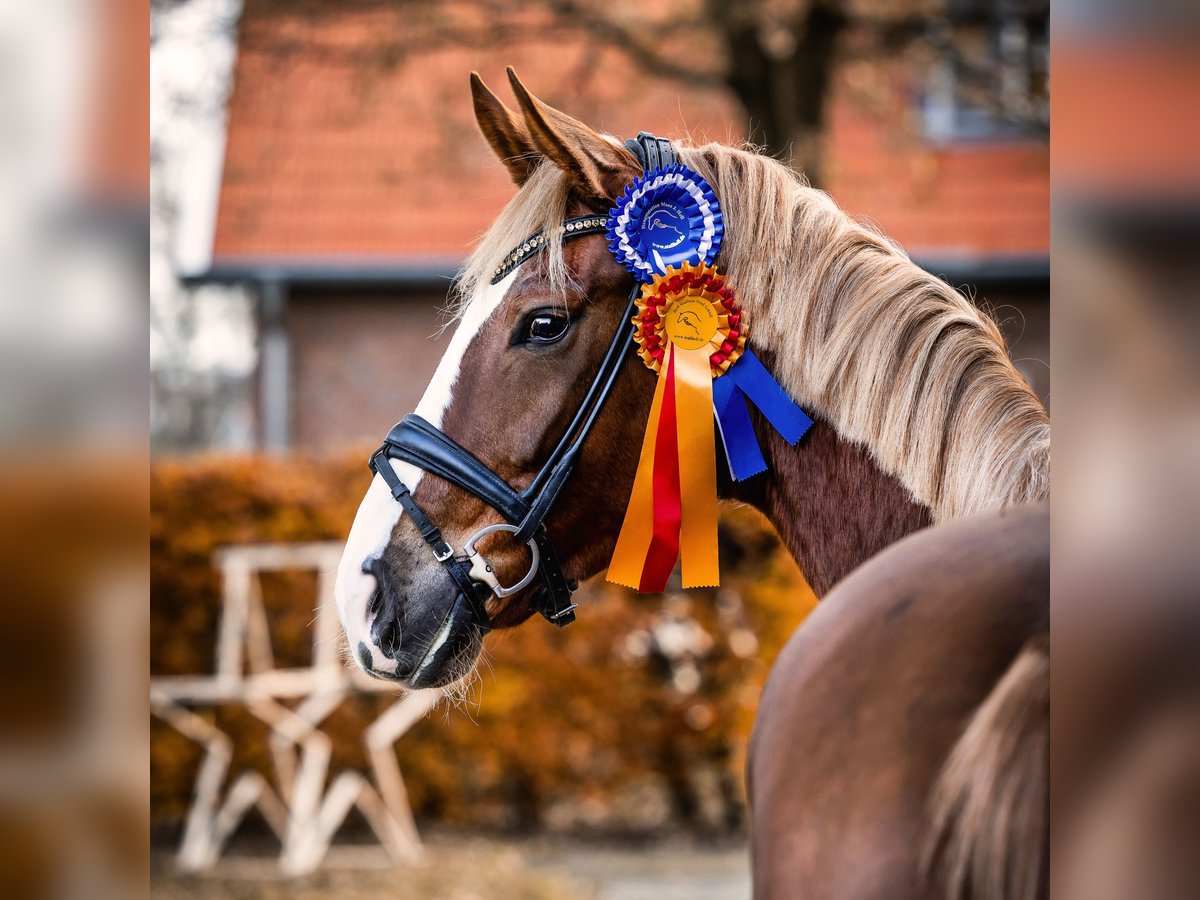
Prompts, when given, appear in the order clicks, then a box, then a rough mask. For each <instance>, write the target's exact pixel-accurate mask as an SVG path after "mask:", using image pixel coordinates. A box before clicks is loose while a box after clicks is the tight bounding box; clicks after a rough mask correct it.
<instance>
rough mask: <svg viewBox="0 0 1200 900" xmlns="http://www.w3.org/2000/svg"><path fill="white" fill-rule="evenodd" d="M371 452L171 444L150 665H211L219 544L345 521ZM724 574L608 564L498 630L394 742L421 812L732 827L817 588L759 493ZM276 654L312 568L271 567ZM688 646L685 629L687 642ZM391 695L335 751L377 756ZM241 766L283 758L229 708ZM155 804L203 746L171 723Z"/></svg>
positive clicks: (159, 740)
mask: <svg viewBox="0 0 1200 900" xmlns="http://www.w3.org/2000/svg"><path fill="white" fill-rule="evenodd" d="M364 459H365V454H358V455H355V456H353V457H346V458H337V459H325V460H316V459H306V458H298V457H292V458H288V459H286V460H285V459H273V458H251V459H247V458H238V459H207V460H200V461H187V462H165V463H161V464H159V465H158V466H157V467H156V468H155V470H154V472H153V474H152V479H151V491H152V501H151V502H152V529H151V552H152V556H153V562H152V570H151V578H152V582H151V671H152V673H153V674H155V675H167V674H186V673H205V672H210V671H212V666H213V644H214V635H215V633H216V623H217V616H218V612H219V609H218V607H219V596H220V585H219V578H218V575H217V572H216V570H215V569H214V568H213V567H212V562H211V560H212V552H213V550H214V549H216V548H217V547H220V546H222V545H228V544H237V543H256V542H263V541H302V540H304V541H308V540H325V539H341V538H343V537H344V536H345V533H346V531H347V530H348V528H349V523H350V521H351V520H352V518H353V514H354V510H355V507H356V505H357V503H358V501H359V499H360V498H361V496H362V493H363V491H364V490H365V489H366V485H367V481H368V473H367V471H366V466H365V465H364V462H363V461H364ZM721 554H722V560H721V563H722V564H721V571H722V577H723V581H724V585H723V586H722V587H721V588H719V589H706V590H696V591H691V592H689V593H688V594H686V595H685V594H681V593H677V594H667V595H664V596H662V597H659V596H638V595H636V594H634V593H632V592H630V591H627V590H625V589H624V588H617V587H615V586H612V585H608V584H606V583H604V582H603V581H602V580H600V579H596V580H594V581H593V582H592V583H591V584H589V585H585V587H584V588H583V590H582V591H581V596H580V602H581V609H580V616H579V621H578V622H576V623H575V624H574V625H571V626H570V627H568V628H565V629H563V630H561V631H560V630H557V629H554V628H551V627H549V626H548V625H546V624H545V623H543V622H542V621H541V620H531V621H530V622H529V623H527V624H526V625H524V626H522V627H520V628H518V629H515V630H513V631H509V632H503V633H497V634H494V635H491V636H489V637H488V639H487V641H486V651H487V652H486V662H484V663H482V664H481V666H480V678H479V680H478V681H477V682H476V684H475V686H474V687H473V690H472V697H471V700H470V702H468V703H466V704H464V705H462V706H460V707H457V708H446V709H441V708H439V710H437V711H435V712H434V713H433V714H432V715H431V716H429V717H428V718H427V719H426V720H425V721H422V722H421V723H419V724H418V725H417V726H416V727H415V728H414V729H413V730H412V731H411V732H410V733H409V734H408V735H407V736H406V737H405V738H404V739H403V740H401V741H400V743H399V744H398V746H397V752H398V754H399V757H400V762H401V766H402V767H403V770H404V773H405V778H406V781H407V784H408V789H409V793H410V796H411V800H412V803H413V806H414V809H415V810H416V812H417V814H418V816H421V817H424V818H427V819H430V818H433V819H438V820H440V821H444V822H453V823H462V824H471V825H487V826H494V827H529V826H539V825H548V826H552V827H601V828H606V829H620V830H629V829H634V830H636V829H648V828H655V827H661V826H662V825H665V824H668V823H671V824H678V825H684V826H688V827H699V828H708V829H728V828H736V827H738V825H739V824H740V821H741V814H742V809H743V804H744V796H743V788H742V772H743V770H744V762H745V748H746V744H747V741H748V739H749V733H750V727H751V724H752V722H753V717H754V710H755V706H756V704H757V701H758V696H759V692H760V690H761V687H762V682H763V680H764V679H765V677H766V672H767V670H768V668H769V666H770V664H771V662H772V661H773V660H774V658H775V656H776V654H777V653H778V652H779V650H780V648H781V647H782V646H783V643H784V641H786V640H787V638H788V636H789V635H790V634H791V633H792V631H793V630H794V629H795V627H796V625H797V624H799V622H800V620H801V619H802V618H803V616H804V614H805V613H806V612H807V611H808V610H809V609H810V608H811V607H812V604H813V603H814V602H815V599H814V598H813V596H812V593H811V591H810V590H809V589H808V587H807V585H805V583H804V581H803V578H802V577H801V576H800V573H799V572H798V571H797V569H796V567H795V564H794V563H793V562H792V560H791V557H790V556H789V555H788V554H787V552H786V551H784V550H783V549H782V548H781V547H780V545H779V542H778V539H777V538H776V537H775V536H774V533H773V532H772V531H771V530H770V527H769V526H768V525H767V524H766V523H765V522H764V521H763V520H762V519H761V517H759V516H758V515H757V514H756V513H753V512H752V511H750V510H746V509H730V510H727V511H726V513H725V515H724V516H723V519H722V526H721ZM263 587H264V601H265V603H266V605H267V609H268V614H269V616H270V618H271V629H272V637H273V640H274V644H275V651H276V656H277V660H278V661H279V662H280V664H286V665H299V664H302V663H303V662H304V661H305V660H306V658H307V653H308V648H309V646H310V642H311V633H310V632H309V630H308V626H309V623H310V622H311V620H312V604H313V596H314V593H313V583H312V579H311V576H305V575H303V574H301V573H295V574H288V573H283V574H280V575H277V576H271V577H268V578H264V585H263ZM680 647H682V648H683V649H678V648H680ZM392 699H393V698H392V697H390V696H388V695H383V696H361V697H355V698H352V699H351V700H350V701H349V702H347V703H346V704H344V705H343V706H342V707H341V708H340V709H339V710H338V711H337V712H336V713H335V714H334V715H333V716H332V717H331V718H330V719H329V720H328V721H327V723H326V727H325V730H326V732H327V733H329V734H330V735H331V737H333V739H334V745H335V764H345V765H356V766H364V765H365V759H364V758H363V755H362V748H361V731H362V729H363V727H364V726H365V725H367V724H368V723H369V722H370V721H371V720H372V719H373V718H374V717H375V716H377V715H378V714H379V712H380V711H381V710H382V709H383V708H384V707H385V706H386V705H388V704H389V703H390V702H392ZM213 714H214V715H215V716H216V717H217V719H218V721H219V722H220V724H221V725H222V727H224V728H226V729H227V730H228V731H229V732H230V733H231V734H232V735H234V736H235V743H236V745H237V749H236V751H235V759H234V761H233V767H232V769H231V771H235V772H236V771H238V770H239V769H240V768H243V767H254V768H258V769H260V770H261V771H263V772H264V773H266V774H268V775H271V774H272V773H271V767H270V762H269V759H270V757H269V754H268V752H267V745H266V737H267V732H266V729H265V727H264V726H261V725H259V724H257V723H256V722H255V721H254V720H253V718H252V717H250V716H248V715H246V714H245V713H244V712H241V711H239V710H235V709H221V710H217V711H215V713H213ZM151 756H152V814H153V816H154V817H155V818H156V819H157V820H158V821H160V822H162V821H171V820H175V821H178V819H179V818H180V817H181V815H182V813H183V811H184V809H185V808H186V805H187V802H188V800H189V798H190V791H191V786H192V779H193V777H194V775H195V767H196V765H197V764H198V761H199V753H198V751H197V750H196V749H195V748H194V747H191V746H190V745H188V743H187V742H186V741H183V740H182V739H180V738H179V736H178V735H176V734H175V733H174V732H172V731H171V730H170V729H169V728H168V727H166V726H165V725H162V724H161V723H156V725H155V728H154V731H153V736H152V746H151Z"/></svg>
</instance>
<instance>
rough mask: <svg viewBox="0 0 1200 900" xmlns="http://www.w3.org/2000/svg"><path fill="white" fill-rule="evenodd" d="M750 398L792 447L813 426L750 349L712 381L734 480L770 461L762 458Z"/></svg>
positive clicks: (756, 472) (739, 479)
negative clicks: (747, 403) (749, 408)
mask: <svg viewBox="0 0 1200 900" xmlns="http://www.w3.org/2000/svg"><path fill="white" fill-rule="evenodd" d="M747 399H748V400H749V401H750V402H751V403H753V404H754V405H755V406H757V407H758V409H759V411H760V412H761V413H762V414H763V415H764V416H766V419H767V421H768V422H770V423H771V427H772V428H774V429H775V430H776V431H778V432H779V434H780V436H781V437H782V438H783V439H784V440H785V441H787V442H788V443H789V444H792V445H793V446H794V445H795V444H796V442H797V441H799V440H800V438H802V437H804V433H805V432H806V431H808V429H809V428H811V427H812V423H813V420H812V419H810V418H809V417H808V415H807V414H805V412H804V410H802V409H801V408H800V407H799V406H797V405H796V402H795V401H794V400H792V398H791V397H789V396H788V395H787V391H785V390H784V389H783V388H782V387H781V386H780V384H779V382H778V381H776V380H775V378H774V377H773V376H772V375H771V373H770V372H768V371H767V367H766V366H764V365H763V364H762V360H760V359H759V358H758V357H757V356H755V355H754V351H753V350H751V349H750V348H749V347H747V348H746V350H745V352H744V353H743V354H742V356H741V359H739V360H738V361H737V362H736V363H734V364H733V365H732V366H730V368H729V371H728V372H726V373H725V374H724V375H723V376H721V377H720V378H717V379H715V380H714V381H713V408H714V409H715V410H716V413H717V424H718V425H719V426H720V428H721V439H722V441H723V442H724V444H725V456H726V457H727V458H728V460H729V472H730V474H731V475H732V476H733V480H734V481H744V480H745V479H747V478H750V477H751V476H753V475H757V474H759V473H760V472H765V471H766V469H767V461H766V460H765V459H764V458H763V454H762V449H761V448H760V447H759V445H758V438H757V437H756V436H755V434H754V425H753V424H752V423H751V421H750V411H749V410H748V409H747V408H746V400H747Z"/></svg>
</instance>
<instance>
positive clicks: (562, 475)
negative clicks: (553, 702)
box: [370, 131, 675, 631]
mask: <svg viewBox="0 0 1200 900" xmlns="http://www.w3.org/2000/svg"><path fill="white" fill-rule="evenodd" d="M625 146H626V148H628V149H629V151H630V152H632V153H633V154H634V156H636V157H637V159H638V162H640V163H641V165H642V168H643V169H644V170H645V171H647V172H650V171H653V170H655V169H658V168H664V167H666V166H669V165H673V164H674V163H675V153H674V151H673V150H672V149H671V144H670V142H669V141H666V140H664V139H662V138H657V137H655V136H654V135H652V134H648V133H646V132H644V131H643V132H642V133H641V134H639V135H638V136H637V137H636V138H634V139H633V140H630V141H626V142H625ZM606 223H607V217H606V216H595V215H591V216H576V217H574V218H570V219H567V220H566V221H565V222H563V227H562V237H563V240H564V241H568V240H572V239H573V238H577V237H583V236H584V235H589V234H603V233H604V232H605V229H606ZM546 242H547V239H546V236H545V235H544V234H541V233H538V234H535V235H532V236H531V237H530V238H529V239H528V240H526V241H523V242H522V243H521V245H520V246H519V247H517V248H515V249H514V250H513V251H512V252H511V253H510V254H509V255H508V256H507V257H506V258H505V260H504V263H503V264H502V265H501V266H500V267H499V268H498V269H497V270H496V272H495V274H494V275H493V278H492V283H493V284H495V283H497V282H499V281H501V280H502V279H503V278H504V277H505V276H506V275H508V274H509V273H510V272H511V271H512V270H513V269H515V268H516V267H517V266H519V265H521V263H523V262H524V261H525V260H527V259H529V258H530V257H532V256H534V255H535V254H536V253H538V252H539V251H540V250H542V249H543V248H544V247H545V246H546ZM640 288H641V285H640V284H638V283H637V282H636V280H635V282H634V286H633V289H632V290H631V291H630V293H629V300H628V302H627V303H626V305H625V310H624V312H622V313H621V317H620V318H619V319H618V320H617V329H616V332H615V333H614V334H613V337H612V340H611V341H610V343H609V345H608V349H607V350H606V351H605V354H604V359H603V360H602V361H601V363H600V368H599V369H598V370H597V372H596V374H595V376H594V377H593V379H592V383H591V386H590V387H589V388H588V392H587V395H586V396H585V397H584V398H583V402H582V403H581V404H580V406H579V409H578V410H576V412H575V415H574V416H573V417H572V418H571V422H570V424H569V425H568V426H567V429H566V431H565V432H564V434H563V436H562V437H561V438H560V439H559V441H558V444H557V445H556V446H555V448H554V451H553V452H552V453H551V454H550V456H549V457H548V458H547V459H546V461H545V462H544V463H543V464H542V467H541V469H539V470H538V473H537V475H536V476H535V477H534V479H533V481H532V482H531V483H530V485H529V486H528V487H527V488H525V489H524V490H523V491H517V490H514V489H513V488H512V487H511V486H510V485H509V484H508V483H507V482H506V481H504V479H502V478H501V477H500V476H499V475H497V474H496V473H495V472H493V471H492V470H491V469H489V468H488V467H487V466H486V465H484V464H483V463H482V462H481V461H480V460H479V459H478V458H477V457H476V456H474V455H473V454H472V453H471V452H470V451H469V450H467V449H465V448H464V447H462V446H460V445H459V444H457V443H455V442H454V441H453V440H452V439H451V438H449V437H447V436H446V434H444V433H443V432H442V431H441V429H439V428H437V427H435V426H433V425H431V424H430V423H429V422H427V421H425V420H424V419H422V418H421V417H420V416H418V415H416V414H410V415H407V416H405V417H404V418H403V419H401V420H400V421H399V422H398V423H397V424H396V425H394V426H393V427H392V430H391V431H389V432H388V435H387V437H386V438H384V441H383V444H382V446H380V448H379V449H378V450H376V451H375V452H374V453H373V454H372V455H371V460H370V466H371V470H372V471H373V472H375V473H376V474H377V475H379V476H380V477H381V478H382V479H383V480H384V482H386V483H387V486H388V488H389V489H390V490H391V492H392V496H393V497H395V498H396V501H397V502H398V503H399V504H400V505H401V506H402V507H403V508H404V512H405V514H406V515H407V516H408V517H409V519H410V520H411V521H412V523H413V525H414V526H415V527H416V528H417V530H418V531H419V532H420V533H421V537H422V538H423V539H424V541H425V543H426V544H427V545H428V546H429V549H430V551H431V552H432V553H433V556H434V559H436V560H437V561H438V562H439V563H441V564H442V565H443V566H444V567H445V569H446V572H447V574H448V575H449V576H450V578H451V579H452V580H453V581H454V583H455V585H456V586H457V587H458V589H459V590H460V591H461V592H462V593H463V596H464V597H466V598H467V600H468V602H469V603H470V605H471V609H472V613H473V615H474V618H475V622H476V624H477V625H478V626H479V627H480V628H481V629H483V630H485V631H486V630H488V629H489V628H490V627H491V621H490V619H489V618H488V614H487V610H486V608H485V604H486V603H487V600H488V599H489V598H490V597H492V596H496V597H507V596H509V595H510V594H514V593H516V592H517V591H520V590H522V589H523V588H525V587H527V586H528V585H530V584H531V583H533V580H534V579H535V578H537V577H538V576H540V577H541V580H542V583H541V585H540V586H539V588H538V590H537V592H536V593H535V595H534V598H533V601H532V603H531V606H532V608H533V610H534V611H535V612H538V613H540V614H541V615H542V616H544V617H545V618H546V620H547V621H549V622H551V623H552V624H554V625H557V626H559V627H562V626H563V625H568V624H570V623H571V622H573V621H575V608H576V604H574V603H573V602H572V601H571V594H572V593H573V592H574V591H575V589H576V588H577V587H578V584H577V583H576V582H575V581H573V580H570V579H568V578H567V577H566V576H565V575H564V574H563V571H562V564H561V563H560V562H559V559H558V554H557V553H555V551H554V546H553V545H552V544H551V543H550V537H549V535H548V534H547V533H546V527H545V521H546V517H547V516H548V515H549V514H550V510H551V509H552V508H553V506H554V501H555V500H556V499H557V498H558V495H559V492H560V491H561V490H562V488H563V485H565V484H566V483H567V480H568V479H569V478H570V477H571V474H572V473H573V472H574V471H575V465H576V463H577V462H578V461H579V454H580V451H581V450H582V448H583V445H584V442H585V441H586V440H587V437H588V435H589V434H590V433H591V430H592V428H593V427H594V426H595V424H596V419H597V417H598V416H599V414H600V410H601V409H603V407H604V404H605V401H607V400H608V397H609V395H610V394H611V393H612V389H613V386H614V385H615V384H616V381H617V374H618V373H619V372H620V370H621V366H622V365H623V364H624V362H625V358H626V357H627V356H628V355H629V352H630V350H631V349H632V348H633V347H634V343H633V341H631V340H630V337H629V324H628V323H629V321H630V319H631V318H632V316H633V313H634V306H635V301H636V299H637V297H638V295H639V293H640ZM391 459H398V460H401V461H402V462H406V463H410V464H411V465H414V466H416V467H418V468H420V469H423V470H424V471H426V472H428V473H430V474H431V475H436V476H437V477H438V478H441V479H443V480H445V481H448V482H450V483H451V484H453V485H455V486H457V487H459V488H461V489H462V490H464V491H466V492H467V493H469V494H472V495H474V496H475V497H478V498H479V499H480V500H482V501H483V502H484V503H486V504H487V505H488V506H490V507H492V508H493V509H495V510H496V511H497V512H498V513H500V515H501V516H503V517H504V519H505V524H499V525H489V526H487V527H486V528H481V529H480V530H479V531H477V532H475V533H474V534H473V535H471V536H470V537H469V538H467V540H466V542H465V543H464V544H463V547H462V551H461V552H456V551H455V549H454V548H453V547H452V546H451V545H450V544H449V543H447V541H446V539H445V538H444V537H443V536H442V532H441V530H440V529H439V528H438V527H437V526H436V525H435V524H434V523H433V521H432V520H431V519H430V518H429V516H427V515H426V514H425V512H424V511H423V510H422V509H421V507H420V506H418V505H417V502H416V501H415V500H414V499H413V496H412V494H411V493H410V492H409V490H408V488H407V487H406V486H405V484H404V482H402V481H401V480H400V477H399V476H398V475H397V474H396V471H395V469H394V468H393V467H392V465H391V464H390V463H389V462H388V460H391ZM498 532H506V533H508V534H511V535H512V539H513V540H515V541H518V542H521V543H524V544H526V546H527V547H528V548H529V553H530V565H529V570H528V572H527V573H526V574H525V576H524V577H523V578H521V580H520V581H518V582H516V583H515V584H510V585H503V584H501V583H500V580H499V579H498V578H497V577H496V573H495V571H494V570H493V567H492V565H491V564H490V563H489V562H488V560H487V559H486V558H485V557H484V556H483V555H482V554H480V553H479V551H478V550H477V549H476V547H475V545H476V544H477V543H478V542H479V541H480V540H481V539H482V538H484V537H486V536H487V535H489V534H495V533H498Z"/></svg>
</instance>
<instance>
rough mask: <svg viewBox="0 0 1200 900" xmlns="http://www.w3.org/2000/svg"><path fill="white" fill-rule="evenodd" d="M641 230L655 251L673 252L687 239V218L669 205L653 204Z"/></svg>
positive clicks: (677, 208) (673, 206)
mask: <svg viewBox="0 0 1200 900" xmlns="http://www.w3.org/2000/svg"><path fill="white" fill-rule="evenodd" d="M643 221H644V222H645V224H644V226H643V228H644V229H645V232H646V240H647V242H648V243H649V244H650V246H651V247H652V248H654V249H655V250H673V249H674V248H676V247H678V246H679V245H680V244H682V243H683V241H684V239H685V238H686V237H687V217H686V216H684V214H683V212H682V211H681V210H680V209H679V207H677V206H675V205H674V204H671V203H661V202H660V203H655V204H654V205H653V206H651V207H650V209H648V210H647V211H646V218H645V219H644V220H643Z"/></svg>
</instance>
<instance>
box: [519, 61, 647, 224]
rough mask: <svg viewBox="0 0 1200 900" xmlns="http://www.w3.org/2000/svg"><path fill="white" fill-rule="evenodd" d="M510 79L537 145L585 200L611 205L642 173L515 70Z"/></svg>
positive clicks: (615, 147) (631, 159)
mask: <svg viewBox="0 0 1200 900" xmlns="http://www.w3.org/2000/svg"><path fill="white" fill-rule="evenodd" d="M508 80H509V81H510V82H511V83H512V88H513V93H514V94H516V95H517V101H518V102H519V103H520V105H521V112H523V113H524V114H525V127H526V129H527V131H528V133H529V137H530V139H531V140H532V141H533V144H534V146H535V147H536V148H537V149H538V151H539V152H541V153H542V154H543V155H544V156H545V157H546V158H547V159H549V160H550V161H551V162H553V163H554V164H555V165H556V166H558V167H559V168H560V169H562V170H563V171H564V172H566V173H567V176H568V177H569V178H570V179H571V183H572V185H574V187H575V188H576V190H578V191H579V193H580V194H582V195H583V196H584V197H586V198H588V199H593V200H599V201H602V202H604V203H609V202H611V201H612V200H614V199H616V197H617V196H618V195H619V194H620V193H621V191H622V190H623V189H624V187H625V185H627V184H628V183H629V182H630V181H632V180H633V179H634V178H635V177H636V176H637V175H638V173H639V172H641V167H640V166H639V165H638V162H637V160H636V159H635V158H634V155H633V154H632V153H630V152H629V151H628V150H626V149H625V148H624V147H623V146H621V145H620V144H619V143H617V142H615V141H612V140H609V139H608V138H605V137H603V136H602V135H600V134H597V133H596V132H595V131H593V130H592V129H591V128H588V127H587V126H586V125H584V124H583V123H582V122H580V121H579V120H578V119H573V118H571V117H570V116H568V115H567V114H566V113H562V112H559V111H558V110H557V109H555V108H554V107H552V106H547V105H546V104H545V103H543V102H542V101H541V100H539V99H538V98H537V97H535V96H533V95H532V94H531V93H529V91H527V90H526V89H525V85H523V84H521V80H520V79H519V78H517V73H516V72H514V71H513V70H512V68H511V67H510V68H509V69H508Z"/></svg>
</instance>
